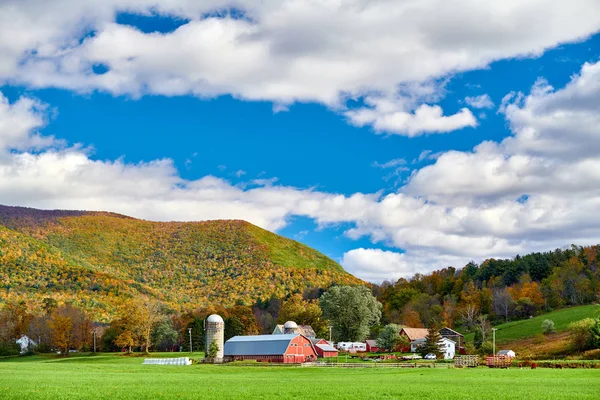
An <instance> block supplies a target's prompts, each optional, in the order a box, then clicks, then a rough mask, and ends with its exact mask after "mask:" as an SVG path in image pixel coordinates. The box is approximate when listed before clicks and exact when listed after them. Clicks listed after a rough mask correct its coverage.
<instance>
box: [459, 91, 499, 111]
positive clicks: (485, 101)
mask: <svg viewBox="0 0 600 400" xmlns="http://www.w3.org/2000/svg"><path fill="white" fill-rule="evenodd" d="M465 103H467V104H468V105H470V106H471V107H473V108H494V102H493V101H492V99H490V96H488V95H487V94H482V95H480V96H467V97H465Z"/></svg>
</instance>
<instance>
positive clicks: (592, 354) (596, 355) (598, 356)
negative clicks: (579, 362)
mask: <svg viewBox="0 0 600 400" xmlns="http://www.w3.org/2000/svg"><path fill="white" fill-rule="evenodd" d="M581 358H582V359H584V360H600V349H594V350H588V351H585V352H583V354H582V355H581Z"/></svg>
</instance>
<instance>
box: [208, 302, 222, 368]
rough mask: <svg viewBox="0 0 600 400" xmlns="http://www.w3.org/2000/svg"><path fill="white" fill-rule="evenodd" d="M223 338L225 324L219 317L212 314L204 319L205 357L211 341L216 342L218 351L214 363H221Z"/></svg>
mask: <svg viewBox="0 0 600 400" xmlns="http://www.w3.org/2000/svg"><path fill="white" fill-rule="evenodd" d="M224 338H225V322H224V321H223V318H221V316H220V315H217V314H212V315H210V316H209V317H208V318H207V319H206V355H205V357H208V350H209V348H210V345H211V343H212V342H213V341H216V342H217V346H219V351H217V356H216V357H215V359H214V362H221V361H223V347H224V345H223V343H224Z"/></svg>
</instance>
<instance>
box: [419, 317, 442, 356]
mask: <svg viewBox="0 0 600 400" xmlns="http://www.w3.org/2000/svg"><path fill="white" fill-rule="evenodd" d="M440 340H442V336H441V335H440V332H439V331H438V329H437V327H436V326H433V325H432V326H431V327H430V328H429V332H428V333H427V336H425V343H424V344H423V346H421V347H420V348H419V352H420V354H421V355H422V356H425V355H427V354H429V353H433V354H435V356H436V357H438V358H439V356H440V354H442V352H441V351H440Z"/></svg>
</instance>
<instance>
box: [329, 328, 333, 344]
mask: <svg viewBox="0 0 600 400" xmlns="http://www.w3.org/2000/svg"><path fill="white" fill-rule="evenodd" d="M331 328H333V326H331V325H329V344H331Z"/></svg>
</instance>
